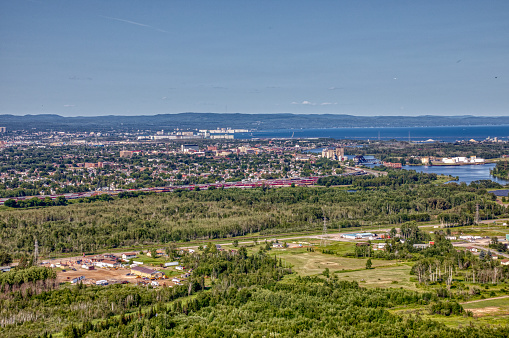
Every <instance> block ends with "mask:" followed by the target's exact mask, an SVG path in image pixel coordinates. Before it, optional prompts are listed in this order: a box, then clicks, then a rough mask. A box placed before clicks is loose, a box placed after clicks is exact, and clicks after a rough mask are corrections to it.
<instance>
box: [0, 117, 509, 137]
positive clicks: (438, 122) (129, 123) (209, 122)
mask: <svg viewBox="0 0 509 338" xmlns="http://www.w3.org/2000/svg"><path fill="white" fill-rule="evenodd" d="M0 118H1V119H2V124H3V125H4V126H6V127H7V128H8V129H9V130H26V129H32V128H34V129H37V130H58V131H67V132H69V131H88V132H90V131H103V132H111V131H126V130H140V129H141V130H151V131H158V130H161V129H184V130H186V129H188V128H190V129H216V128H225V127H230V128H249V129H251V128H254V129H259V130H263V129H289V128H301V127H302V126H306V127H307V128H345V127H411V126H416V127H422V126H466V125H495V126H497V125H503V124H508V123H509V119H508V118H507V117H505V116H498V117H487V116H353V115H344V114H343V115H341V114H337V115H331V114H214V113H181V114H158V115H151V116H150V115H148V116H147V115H143V116H113V115H110V116H80V117H64V116H59V115H51V114H40V115H25V116H15V115H0Z"/></svg>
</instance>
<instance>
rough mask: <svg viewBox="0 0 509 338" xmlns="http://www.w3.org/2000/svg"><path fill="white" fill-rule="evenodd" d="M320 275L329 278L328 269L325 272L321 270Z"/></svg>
mask: <svg viewBox="0 0 509 338" xmlns="http://www.w3.org/2000/svg"><path fill="white" fill-rule="evenodd" d="M322 275H324V276H325V277H327V278H329V276H330V271H329V268H325V270H323V272H322Z"/></svg>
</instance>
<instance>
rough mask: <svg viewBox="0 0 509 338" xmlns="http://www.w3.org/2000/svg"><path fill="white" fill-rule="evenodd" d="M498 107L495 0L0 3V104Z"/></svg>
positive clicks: (506, 108) (505, 4)
mask: <svg viewBox="0 0 509 338" xmlns="http://www.w3.org/2000/svg"><path fill="white" fill-rule="evenodd" d="M180 112H212V113H249V114H256V113H296V114H304V113H305V114H350V115H359V116H371V115H406V116H416V115H478V116H504V115H508V114H509V1H507V0H487V1H478V0H476V1H470V0H461V1H455V0H448V1H443V0H440V1H434V0H427V1H392V0H384V1H379V0H373V1H363V0H358V1H346V0H345V1H340V0H336V1H325V0H317V1H311V0H309V1H299V0H291V1H287V0H277V1H274V0H271V1H266V0H257V1H244V0H231V1H226V0H215V1H210V0H203V1H198V0H196V1H193V0H184V1H180V0H171V1H170V0H167V1H158V0H151V1H132V0H109V1H103V0H100V1H99V0H87V1H72V0H65V1H64V0H30V1H29V0H16V1H11V0H0V114H14V115H25V114H58V115H62V116H98V115H154V114H167V113H180Z"/></svg>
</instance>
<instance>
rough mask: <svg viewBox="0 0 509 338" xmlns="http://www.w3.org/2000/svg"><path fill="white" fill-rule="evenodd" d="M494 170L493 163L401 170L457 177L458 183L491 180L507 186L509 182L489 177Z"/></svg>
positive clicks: (410, 167) (419, 167)
mask: <svg viewBox="0 0 509 338" xmlns="http://www.w3.org/2000/svg"><path fill="white" fill-rule="evenodd" d="M493 168H495V163H488V164H484V165H460V166H452V165H451V166H449V165H448V166H428V167H426V166H410V165H405V166H403V169H407V170H415V171H417V172H423V173H428V174H439V175H451V176H453V177H458V178H459V180H458V181H455V182H458V183H461V182H465V183H466V184H470V182H472V181H478V180H492V181H494V182H497V183H500V184H502V185H505V184H509V181H506V180H502V179H500V178H497V177H494V176H491V174H490V169H493Z"/></svg>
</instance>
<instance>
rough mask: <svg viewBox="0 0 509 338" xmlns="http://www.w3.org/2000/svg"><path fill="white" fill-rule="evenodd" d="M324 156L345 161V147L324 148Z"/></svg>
mask: <svg viewBox="0 0 509 338" xmlns="http://www.w3.org/2000/svg"><path fill="white" fill-rule="evenodd" d="M322 157H324V158H328V159H330V160H335V161H344V160H345V159H346V158H345V148H343V147H337V148H324V149H323V150H322Z"/></svg>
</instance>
